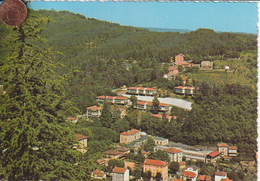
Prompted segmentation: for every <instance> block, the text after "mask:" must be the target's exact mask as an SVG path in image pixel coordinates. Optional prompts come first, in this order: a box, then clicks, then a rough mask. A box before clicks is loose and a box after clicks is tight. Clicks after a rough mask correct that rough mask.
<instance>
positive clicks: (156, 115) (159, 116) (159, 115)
mask: <svg viewBox="0 0 260 181" xmlns="http://www.w3.org/2000/svg"><path fill="white" fill-rule="evenodd" d="M152 116H153V117H156V118H161V117H162V115H161V114H153V115H152Z"/></svg>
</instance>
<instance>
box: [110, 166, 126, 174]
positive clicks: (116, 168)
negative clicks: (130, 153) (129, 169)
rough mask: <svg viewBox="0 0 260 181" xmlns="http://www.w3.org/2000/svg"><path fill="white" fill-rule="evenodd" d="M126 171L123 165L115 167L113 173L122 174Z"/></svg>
mask: <svg viewBox="0 0 260 181" xmlns="http://www.w3.org/2000/svg"><path fill="white" fill-rule="evenodd" d="M125 171H126V168H121V167H115V168H114V169H113V173H121V174H124V173H125Z"/></svg>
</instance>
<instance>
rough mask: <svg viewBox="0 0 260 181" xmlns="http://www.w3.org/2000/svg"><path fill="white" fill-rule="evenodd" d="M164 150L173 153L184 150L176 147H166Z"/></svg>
mask: <svg viewBox="0 0 260 181" xmlns="http://www.w3.org/2000/svg"><path fill="white" fill-rule="evenodd" d="M163 151H165V152H167V153H172V154H176V153H181V152H182V151H181V150H178V149H176V148H167V149H165V150H163Z"/></svg>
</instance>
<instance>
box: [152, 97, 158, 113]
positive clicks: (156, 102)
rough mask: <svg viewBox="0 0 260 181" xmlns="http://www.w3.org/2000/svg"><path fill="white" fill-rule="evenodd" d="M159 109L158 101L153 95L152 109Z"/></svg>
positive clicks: (156, 111) (156, 110) (155, 110)
mask: <svg viewBox="0 0 260 181" xmlns="http://www.w3.org/2000/svg"><path fill="white" fill-rule="evenodd" d="M159 110H160V101H159V99H158V98H157V97H156V96H154V98H153V111H154V112H155V113H158V111H159Z"/></svg>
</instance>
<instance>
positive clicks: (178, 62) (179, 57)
mask: <svg viewBox="0 0 260 181" xmlns="http://www.w3.org/2000/svg"><path fill="white" fill-rule="evenodd" d="M184 57H185V55H183V54H181V53H180V54H178V55H176V56H175V65H182V64H183V62H184Z"/></svg>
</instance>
